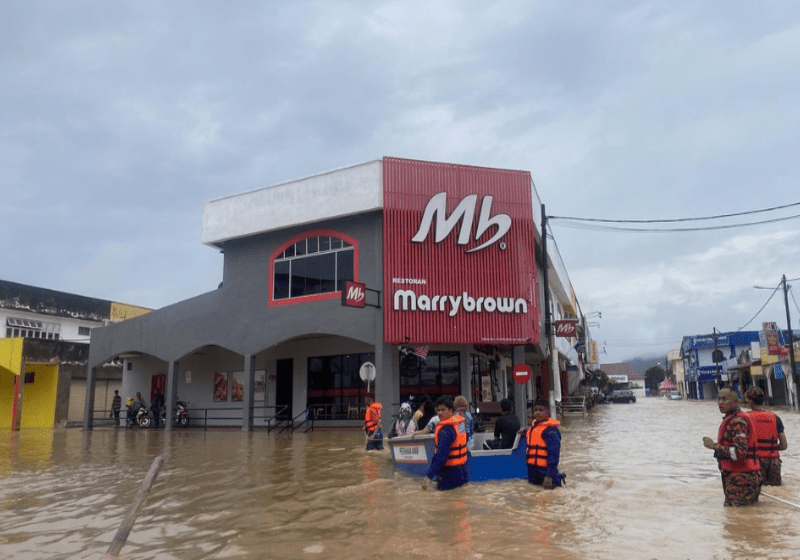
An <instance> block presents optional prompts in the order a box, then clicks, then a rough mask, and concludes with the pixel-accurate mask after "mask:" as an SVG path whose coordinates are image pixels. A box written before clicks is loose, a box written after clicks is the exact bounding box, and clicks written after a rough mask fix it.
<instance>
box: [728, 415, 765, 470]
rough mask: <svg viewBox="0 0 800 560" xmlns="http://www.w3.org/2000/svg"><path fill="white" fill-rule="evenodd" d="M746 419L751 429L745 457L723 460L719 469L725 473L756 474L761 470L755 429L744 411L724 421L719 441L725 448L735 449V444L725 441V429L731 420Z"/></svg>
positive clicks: (748, 433)
mask: <svg viewBox="0 0 800 560" xmlns="http://www.w3.org/2000/svg"><path fill="white" fill-rule="evenodd" d="M736 417H739V418H744V419H745V420H746V421H747V425H748V426H749V429H748V431H747V451H745V452H744V456H743V457H739V459H737V460H736V461H734V460H733V459H727V458H726V459H721V460H720V462H719V469H720V470H721V471H725V472H733V473H742V472H754V471H757V470H760V469H761V463H759V462H758V457H757V456H756V431H755V430H754V429H753V423H752V422H751V421H750V419H749V418H748V417H747V414H745V413H744V412H742V411H738V412H735V413H734V414H731V415H729V416H727V417H726V418H725V419H724V420H723V421H722V424H720V426H719V433H718V434H717V441H718V442H719V444H720V445H721V446H723V447H733V442H732V441H728V440H723V434H724V433H725V429H726V428H727V427H728V424H730V422H731V420H733V419H734V418H736ZM737 456H738V449H737Z"/></svg>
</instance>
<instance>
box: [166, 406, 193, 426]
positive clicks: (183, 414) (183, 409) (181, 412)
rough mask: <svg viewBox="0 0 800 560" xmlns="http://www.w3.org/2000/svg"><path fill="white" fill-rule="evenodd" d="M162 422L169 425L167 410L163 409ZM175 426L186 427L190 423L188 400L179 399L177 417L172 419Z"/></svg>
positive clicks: (176, 407)
mask: <svg viewBox="0 0 800 560" xmlns="http://www.w3.org/2000/svg"><path fill="white" fill-rule="evenodd" d="M161 422H162V423H163V424H164V425H165V426H166V425H167V411H166V410H162V411H161ZM172 423H173V426H179V427H181V428H185V427H186V426H188V425H189V410H188V404H187V403H186V401H178V402H177V403H176V405H175V417H174V418H173V420H172Z"/></svg>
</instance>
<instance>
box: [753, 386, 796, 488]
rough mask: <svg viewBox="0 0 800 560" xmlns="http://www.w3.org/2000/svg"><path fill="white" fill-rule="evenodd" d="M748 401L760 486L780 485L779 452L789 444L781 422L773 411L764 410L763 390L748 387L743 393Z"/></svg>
mask: <svg viewBox="0 0 800 560" xmlns="http://www.w3.org/2000/svg"><path fill="white" fill-rule="evenodd" d="M745 395H746V396H747V400H748V401H749V402H750V412H748V413H747V416H748V417H749V418H750V423H751V424H753V428H754V429H755V431H756V453H757V454H758V460H759V462H760V463H761V484H762V486H780V485H781V454H780V451H783V450H785V449H786V448H787V447H788V446H789V444H788V443H787V441H786V434H784V433H783V422H782V421H781V419H780V417H778V415H777V414H775V413H774V412H770V411H768V410H764V391H762V390H761V387H755V386H754V387H750V388H749V389H748V390H747V393H745Z"/></svg>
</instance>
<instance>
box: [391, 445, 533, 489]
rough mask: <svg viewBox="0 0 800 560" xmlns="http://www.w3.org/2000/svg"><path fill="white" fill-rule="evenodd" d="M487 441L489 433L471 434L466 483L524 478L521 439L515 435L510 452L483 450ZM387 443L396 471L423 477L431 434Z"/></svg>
mask: <svg viewBox="0 0 800 560" xmlns="http://www.w3.org/2000/svg"><path fill="white" fill-rule="evenodd" d="M487 439H492V434H475V436H474V440H475V449H472V450H469V452H468V453H467V471H468V473H469V481H470V482H485V481H487V480H508V479H515V478H527V477H528V467H527V465H526V463H525V438H524V437H522V436H519V435H518V436H517V439H516V441H515V442H514V447H513V448H512V449H492V450H484V449H482V446H483V442H484V441H486V440H487ZM387 443H388V447H389V453H390V454H391V456H392V459H393V460H394V465H395V468H396V469H397V470H399V471H403V472H407V473H410V474H414V475H419V476H425V474H426V473H427V472H428V469H429V468H430V465H431V460H432V459H433V455H434V453H435V452H436V450H435V444H434V441H433V435H432V434H426V435H422V436H418V437H415V438H412V437H397V438H392V439H389V440H387Z"/></svg>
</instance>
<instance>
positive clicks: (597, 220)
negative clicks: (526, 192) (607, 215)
mask: <svg viewBox="0 0 800 560" xmlns="http://www.w3.org/2000/svg"><path fill="white" fill-rule="evenodd" d="M792 206H800V202H793V203H791V204H784V205H783V206H773V207H772V208H762V209H761V210H748V211H747V212H736V213H735V214H720V215H718V216H702V217H700V218H671V219H665V220H606V219H603V218H576V217H572V216H548V218H549V219H551V220H552V219H555V220H575V221H580V222H603V223H608V224H655V223H675V222H694V221H701V220H719V219H721V218H733V217H735V216H746V215H749V214H760V213H763V212H774V211H775V210H782V209H784V208H791V207H792Z"/></svg>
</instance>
